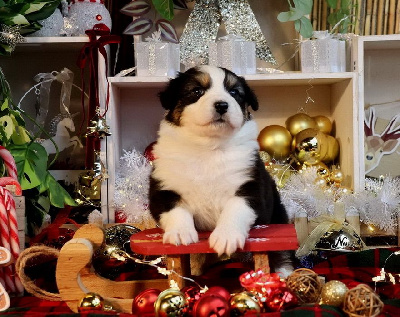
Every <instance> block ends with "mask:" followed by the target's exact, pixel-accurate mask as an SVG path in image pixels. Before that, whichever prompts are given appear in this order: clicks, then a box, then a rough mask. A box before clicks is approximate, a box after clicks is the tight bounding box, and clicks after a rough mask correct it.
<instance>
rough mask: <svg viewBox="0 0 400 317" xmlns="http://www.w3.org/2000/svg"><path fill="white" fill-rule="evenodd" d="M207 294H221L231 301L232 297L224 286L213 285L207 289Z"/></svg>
mask: <svg viewBox="0 0 400 317" xmlns="http://www.w3.org/2000/svg"><path fill="white" fill-rule="evenodd" d="M206 294H215V295H219V296H221V297H222V298H225V299H226V300H227V301H229V299H230V298H231V294H230V293H229V292H228V291H227V290H226V289H225V288H223V287H222V286H212V287H210V288H209V289H208V290H207V292H206Z"/></svg>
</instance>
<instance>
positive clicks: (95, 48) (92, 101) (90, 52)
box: [77, 23, 121, 169]
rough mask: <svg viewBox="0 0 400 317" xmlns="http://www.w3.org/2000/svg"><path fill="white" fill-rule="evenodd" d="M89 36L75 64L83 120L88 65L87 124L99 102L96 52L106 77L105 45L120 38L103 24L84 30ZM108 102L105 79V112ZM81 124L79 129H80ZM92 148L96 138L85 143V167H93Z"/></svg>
mask: <svg viewBox="0 0 400 317" xmlns="http://www.w3.org/2000/svg"><path fill="white" fill-rule="evenodd" d="M85 33H86V34H87V35H88V36H89V42H88V43H86V44H85V45H84V46H83V47H82V49H81V51H80V53H79V56H78V61H77V65H78V67H79V68H80V69H81V80H82V84H81V85H82V95H81V99H82V100H81V103H82V109H83V116H84V117H83V121H82V125H83V122H84V121H85V106H84V99H85V95H84V91H85V79H84V78H85V77H84V69H85V67H86V65H87V64H88V65H89V83H90V86H89V106H88V118H87V120H88V126H89V123H90V119H91V118H92V117H94V116H95V114H96V109H97V108H98V107H99V106H100V103H99V87H98V79H99V75H98V68H97V66H98V65H97V64H98V53H100V54H101V55H102V56H103V57H104V60H105V68H106V74H105V75H106V78H107V75H108V60H107V51H106V49H105V46H106V45H108V44H113V43H120V42H121V38H120V36H118V35H110V29H109V28H108V27H107V26H106V25H105V24H102V23H101V24H96V25H95V26H94V27H93V29H91V30H87V31H86V32H85ZM108 103H109V83H108V80H107V95H106V105H105V112H104V114H103V116H104V115H105V113H106V112H107V110H108ZM82 125H81V130H82ZM94 150H100V142H99V140H98V139H92V138H91V139H88V142H87V143H86V168H87V169H90V168H92V167H93V159H94V153H93V152H94Z"/></svg>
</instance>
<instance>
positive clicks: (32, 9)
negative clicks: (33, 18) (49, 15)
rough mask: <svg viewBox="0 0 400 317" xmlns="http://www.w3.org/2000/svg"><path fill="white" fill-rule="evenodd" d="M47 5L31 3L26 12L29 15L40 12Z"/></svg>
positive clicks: (44, 3)
mask: <svg viewBox="0 0 400 317" xmlns="http://www.w3.org/2000/svg"><path fill="white" fill-rule="evenodd" d="M45 5H46V2H39V3H31V4H29V7H28V9H27V10H26V11H25V12H24V13H25V14H29V13H32V12H36V11H39V10H40V9H42V8H43V7H44V6H45Z"/></svg>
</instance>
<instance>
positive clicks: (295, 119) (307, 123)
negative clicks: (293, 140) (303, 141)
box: [285, 112, 318, 136]
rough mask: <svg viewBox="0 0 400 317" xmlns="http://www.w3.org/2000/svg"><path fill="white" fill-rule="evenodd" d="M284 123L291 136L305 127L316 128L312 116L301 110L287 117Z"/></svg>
mask: <svg viewBox="0 0 400 317" xmlns="http://www.w3.org/2000/svg"><path fill="white" fill-rule="evenodd" d="M285 123H286V128H287V129H288V130H289V132H290V133H291V134H292V135H293V136H295V135H296V134H297V133H299V132H300V131H303V130H305V129H310V128H312V129H316V128H317V127H318V126H317V123H316V122H315V120H314V119H313V118H311V117H310V116H309V115H308V114H305V113H301V112H300V113H296V114H295V115H293V116H291V117H289V118H287V119H286V122H285Z"/></svg>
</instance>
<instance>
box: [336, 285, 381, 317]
mask: <svg viewBox="0 0 400 317" xmlns="http://www.w3.org/2000/svg"><path fill="white" fill-rule="evenodd" d="M382 309H383V302H382V301H381V300H380V298H379V296H378V295H377V294H376V293H375V292H374V291H373V290H372V289H371V288H370V287H369V286H368V285H366V284H359V285H357V286H356V287H354V288H352V289H351V290H349V291H348V292H347V293H346V296H345V298H344V303H343V310H344V311H345V312H346V313H347V314H348V315H349V317H359V316H367V317H375V316H378V315H379V314H380V313H381V311H382Z"/></svg>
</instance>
